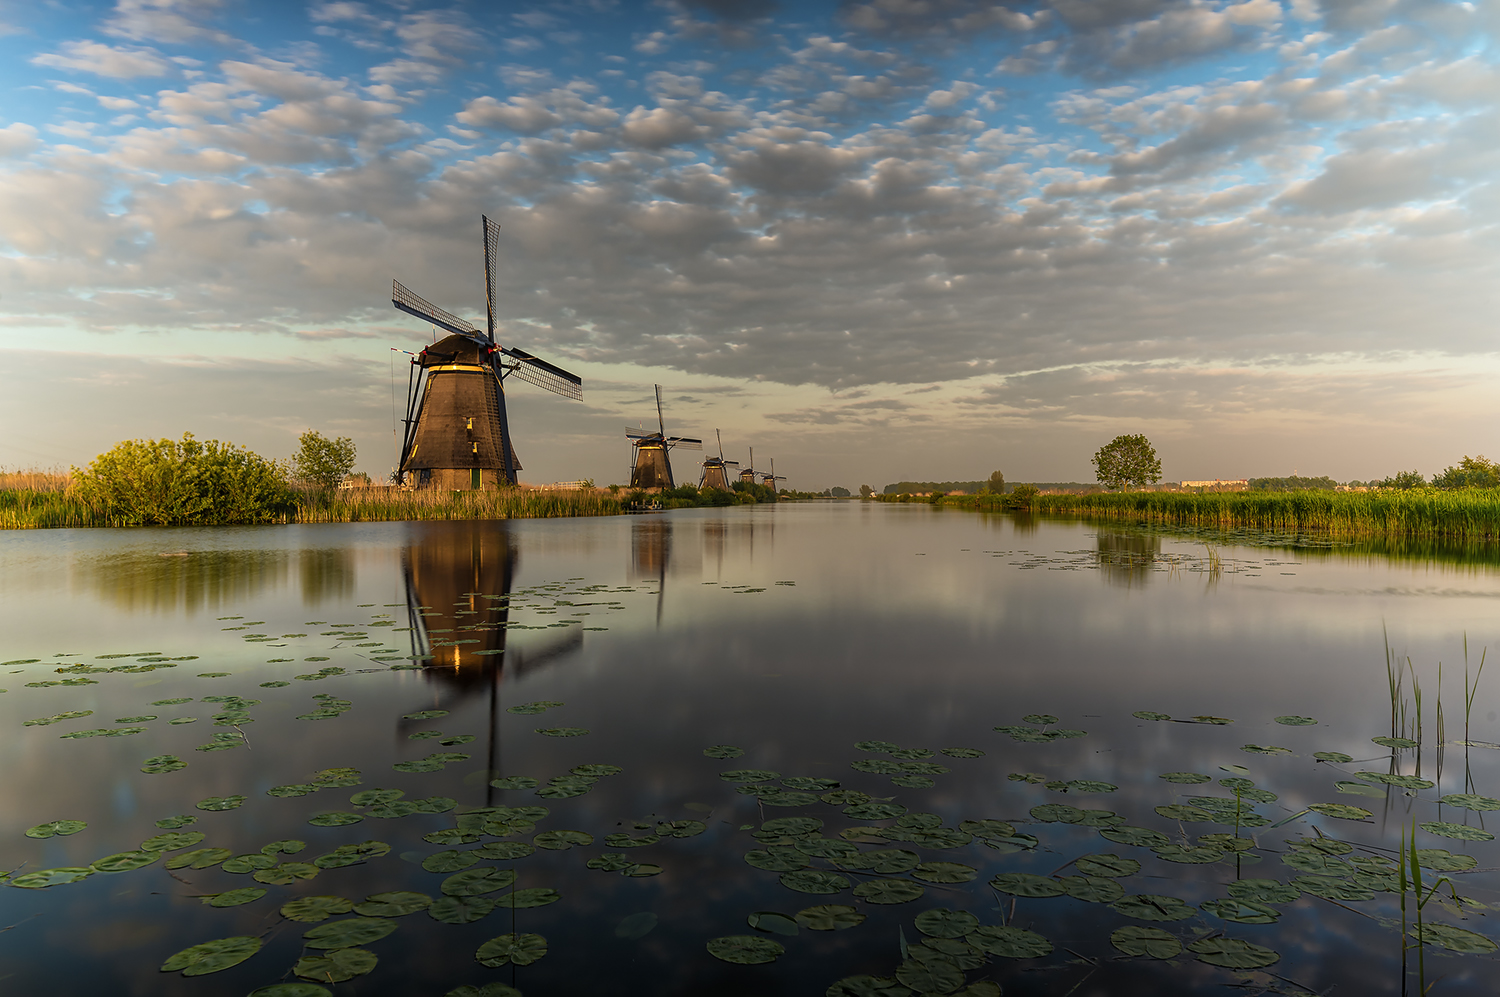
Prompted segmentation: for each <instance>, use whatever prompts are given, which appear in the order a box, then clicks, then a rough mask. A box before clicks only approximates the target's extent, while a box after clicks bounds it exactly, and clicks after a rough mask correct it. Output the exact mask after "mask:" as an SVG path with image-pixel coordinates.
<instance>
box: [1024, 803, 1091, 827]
mask: <svg viewBox="0 0 1500 997" xmlns="http://www.w3.org/2000/svg"><path fill="white" fill-rule="evenodd" d="M1031 816H1032V817H1033V818H1034V819H1036V820H1041V821H1047V822H1048V823H1051V824H1077V823H1078V822H1079V821H1081V820H1083V811H1082V810H1080V809H1078V808H1077V807H1070V806H1068V805H1067V804H1066V803H1043V804H1041V805H1040V806H1035V807H1032V808H1031Z"/></svg>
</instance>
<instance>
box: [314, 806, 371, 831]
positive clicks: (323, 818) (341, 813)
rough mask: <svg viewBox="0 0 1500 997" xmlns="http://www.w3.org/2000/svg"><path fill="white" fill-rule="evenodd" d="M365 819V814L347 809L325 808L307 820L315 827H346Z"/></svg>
mask: <svg viewBox="0 0 1500 997" xmlns="http://www.w3.org/2000/svg"><path fill="white" fill-rule="evenodd" d="M364 819H365V817H364V814H355V813H349V812H348V811H347V810H324V811H323V812H322V813H318V814H314V815H313V816H311V817H309V818H308V819H307V822H308V823H309V824H311V825H313V826H314V827H344V826H346V825H349V824H358V823H359V822H360V821H362V820H364Z"/></svg>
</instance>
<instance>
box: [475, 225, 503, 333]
mask: <svg viewBox="0 0 1500 997" xmlns="http://www.w3.org/2000/svg"><path fill="white" fill-rule="evenodd" d="M480 218H481V219H483V221H484V318H485V321H486V322H487V323H488V325H487V326H486V328H487V329H488V330H489V337H490V342H492V343H493V342H494V341H495V267H497V266H498V265H499V261H500V223H499V222H492V221H490V216H489V215H480Z"/></svg>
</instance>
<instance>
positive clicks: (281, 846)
mask: <svg viewBox="0 0 1500 997" xmlns="http://www.w3.org/2000/svg"><path fill="white" fill-rule="evenodd" d="M306 847H307V842H305V841H298V840H297V839H296V838H282V839H281V840H280V841H273V842H271V843H270V844H266V845H261V846H260V853H261V854H262V855H296V854H297V853H298V852H300V851H302V849H304V848H306Z"/></svg>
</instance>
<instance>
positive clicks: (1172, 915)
mask: <svg viewBox="0 0 1500 997" xmlns="http://www.w3.org/2000/svg"><path fill="white" fill-rule="evenodd" d="M1109 906H1110V907H1111V908H1112V909H1113V910H1116V911H1118V912H1119V913H1121V914H1124V915H1125V916H1126V917H1133V918H1135V919H1136V920H1138V921H1182V920H1185V919H1187V918H1189V917H1192V916H1193V915H1194V914H1195V913H1197V911H1196V910H1194V908H1193V907H1191V906H1189V905H1188V904H1187V903H1186V902H1184V901H1182V900H1179V899H1177V898H1176V897H1164V896H1161V895H1160V894H1155V893H1141V894H1136V895H1134V896H1129V897H1123V898H1121V899H1119V900H1116V901H1115V902H1114V903H1112V904H1110V905H1109Z"/></svg>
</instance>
